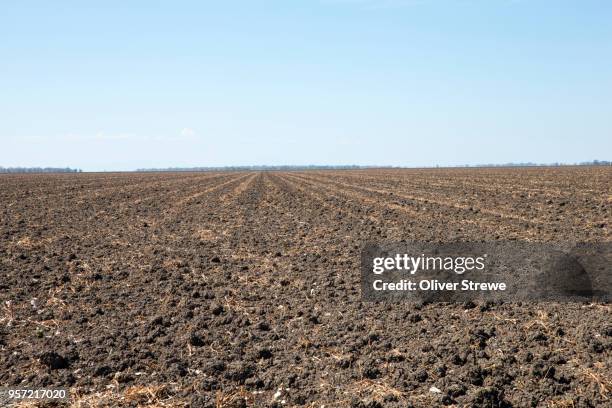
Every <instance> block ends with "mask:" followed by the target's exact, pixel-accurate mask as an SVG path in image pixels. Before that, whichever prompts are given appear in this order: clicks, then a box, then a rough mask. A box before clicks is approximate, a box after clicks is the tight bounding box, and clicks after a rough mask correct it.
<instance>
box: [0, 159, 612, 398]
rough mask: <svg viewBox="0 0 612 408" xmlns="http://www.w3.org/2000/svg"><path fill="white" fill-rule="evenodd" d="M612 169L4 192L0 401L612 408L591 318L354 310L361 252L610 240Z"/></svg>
mask: <svg viewBox="0 0 612 408" xmlns="http://www.w3.org/2000/svg"><path fill="white" fill-rule="evenodd" d="M611 180H612V168H610V167H598V168H588V167H572V168H570V167H567V168H528V169H518V168H517V169H450V170H449V169H431V170H367V171H317V172H285V173H274V172H271V173H261V172H257V173H256V172H253V173H229V172H228V173H157V174H155V173H151V174H147V173H142V174H140V173H132V174H130V173H126V174H112V173H111V174H71V175H9V176H1V177H0V204H1V206H0V301H1V303H0V385H3V386H34V387H43V386H45V387H51V386H55V387H57V386H66V387H69V388H70V389H71V392H72V404H74V405H77V404H80V405H79V406H90V405H106V406H123V405H131V406H148V405H151V406H153V405H155V406H183V405H184V406H203V407H224V406H227V407H234V406H235V407H243V406H311V407H322V406H325V407H336V406H339V407H346V406H351V407H370V408H373V407H381V406H382V407H387V406H389V407H406V406H415V407H425V406H438V405H455V406H476V407H505V406H515V407H525V406H542V407H548V406H550V407H591V406H601V407H603V406H610V405H611V404H612V395H611V390H612V383H611V375H610V373H612V358H611V357H610V353H611V351H612V319H611V316H612V315H611V313H610V306H609V305H606V304H601V303H600V304H576V303H574V304H556V303H546V304H544V303H533V304H525V303H523V304H517V303H505V304H491V303H482V304H479V303H476V304H474V303H466V304H415V303H394V304H384V303H368V302H363V301H361V293H360V280H359V279H360V273H359V260H360V251H361V248H362V246H363V245H364V243H365V242H368V241H369V242H389V241H399V240H403V239H405V240H419V241H422V240H434V241H462V240H466V241H475V240H508V239H518V240H532V241H565V240H570V241H589V242H595V241H609V240H610V220H611V218H612V205H611V204H612V186H611Z"/></svg>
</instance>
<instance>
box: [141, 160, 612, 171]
mask: <svg viewBox="0 0 612 408" xmlns="http://www.w3.org/2000/svg"><path fill="white" fill-rule="evenodd" d="M561 166H612V162H611V161H606V160H593V161H588V162H581V163H533V162H526V163H502V164H499V163H491V164H465V165H457V166H429V167H421V168H432V167H446V168H452V167H561ZM393 168H394V169H402V168H414V167H411V166H358V165H338V166H322V165H308V166H288V165H286V166H219V167H166V168H142V169H136V170H135V171H140V172H147V171H150V172H172V171H175V172H181V171H303V170H359V169H393Z"/></svg>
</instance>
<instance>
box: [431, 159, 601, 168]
mask: <svg viewBox="0 0 612 408" xmlns="http://www.w3.org/2000/svg"><path fill="white" fill-rule="evenodd" d="M563 166H612V162H611V161H607V160H593V161H586V162H580V163H533V162H526V163H502V164H499V163H490V164H463V165H457V166H435V167H563Z"/></svg>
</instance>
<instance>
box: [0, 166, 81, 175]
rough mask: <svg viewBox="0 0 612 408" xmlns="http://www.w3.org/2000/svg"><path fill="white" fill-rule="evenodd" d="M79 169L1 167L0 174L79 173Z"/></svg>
mask: <svg viewBox="0 0 612 408" xmlns="http://www.w3.org/2000/svg"><path fill="white" fill-rule="evenodd" d="M81 171H82V170H81V169H71V168H70V167H1V166H0V173H80V172H81Z"/></svg>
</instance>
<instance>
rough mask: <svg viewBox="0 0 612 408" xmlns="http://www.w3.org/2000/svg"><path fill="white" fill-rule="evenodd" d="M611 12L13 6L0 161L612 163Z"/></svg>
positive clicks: (389, 6) (3, 56)
mask: <svg viewBox="0 0 612 408" xmlns="http://www.w3.org/2000/svg"><path fill="white" fill-rule="evenodd" d="M610 21H612V2H609V1H606V0H601V1H560V0H557V1H545V0H531V1H519V0H514V1H511V0H490V1H477V0H454V1H451V0H447V1H444V0H437V1H434V0H420V1H419V0H295V1H287V0H279V1H256V0H249V1H232V0H225V1H197V2H196V1H193V2H186V1H151V0H149V1H142V2H138V1H129V2H127V1H108V0H107V1H101V2H95V1H88V2H83V1H61V0H58V1H40V2H35V1H27V0H23V1H16V0H15V1H10V0H9V1H6V2H3V4H2V10H1V12H0V146H1V148H0V166H5V167H6V166H71V167H79V168H82V169H84V170H130V169H135V168H138V167H167V166H218V165H248V164H296V165H299V164H362V165H374V164H376V165H400V166H428V165H436V164H439V165H456V164H466V163H467V164H470V163H471V164H477V163H504V162H510V161H513V162H526V161H532V162H557V161H559V162H578V161H586V160H593V159H603V160H609V159H611V157H610V152H612V24H610Z"/></svg>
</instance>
